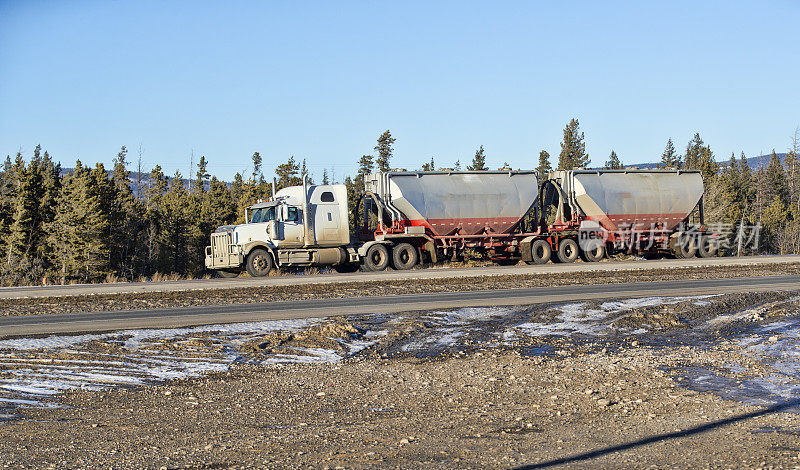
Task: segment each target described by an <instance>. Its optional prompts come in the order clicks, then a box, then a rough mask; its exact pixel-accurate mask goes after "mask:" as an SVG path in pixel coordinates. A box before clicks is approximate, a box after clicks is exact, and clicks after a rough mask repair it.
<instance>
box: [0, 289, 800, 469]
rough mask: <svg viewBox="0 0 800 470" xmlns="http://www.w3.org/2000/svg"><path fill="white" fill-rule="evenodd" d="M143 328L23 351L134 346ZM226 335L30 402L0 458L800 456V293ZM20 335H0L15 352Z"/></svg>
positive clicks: (364, 321)
mask: <svg viewBox="0 0 800 470" xmlns="http://www.w3.org/2000/svg"><path fill="white" fill-rule="evenodd" d="M164 331H166V330H164ZM136 334H137V333H121V334H120V336H119V337H102V338H101V337H97V338H95V337H93V338H91V341H88V342H87V343H85V345H84V346H80V345H77V344H72V343H70V344H69V345H68V346H65V347H62V348H61V349H58V350H53V351H50V352H49V353H47V352H43V351H42V350H25V351H19V352H17V353H16V354H17V356H14V357H17V358H27V359H25V360H26V361H28V363H29V364H33V363H34V362H31V361H34V360H35V361H39V362H43V361H44V362H46V361H47V360H48V359H46V356H45V354H50V356H49V357H50V359H49V360H50V361H51V363H52V362H53V361H55V362H57V361H58V360H62V359H63V358H64V357H67V356H69V355H70V354H77V353H81V357H83V358H84V359H87V360H88V359H92V360H97V359H99V358H101V357H106V356H109V357H113V358H115V359H114V360H115V361H123V362H125V361H128V360H132V359H129V358H127V357H126V356H125V354H126V348H133V347H134V346H133V343H126V342H125V341H130V339H131V338H132V337H135V335H136ZM220 334H221V333H219V332H212V331H209V330H208V329H204V330H202V331H201V330H196V331H194V332H192V331H181V332H178V333H176V332H175V331H171V332H169V335H171V336H169V335H168V334H167V333H164V336H163V337H158V338H151V339H149V340H146V341H144V342H143V343H141V344H139V345H138V346H137V347H140V348H141V347H143V346H142V345H143V344H146V345H148V347H150V348H152V349H153V351H158V352H159V354H160V355H159V356H153V357H161V358H163V357H171V356H177V355H181V354H188V355H189V356H204V355H205V356H207V357H216V356H214V354H224V353H226V351H227V352H230V351H231V350H235V351H234V352H235V357H236V360H234V361H233V362H231V363H230V364H229V367H227V370H225V371H224V372H216V373H209V374H202V375H199V376H196V377H193V378H187V379H182V380H173V381H167V382H166V383H159V384H157V385H134V386H114V387H111V388H107V389H102V390H96V391H86V390H80V389H78V388H73V389H71V390H68V391H66V392H65V393H63V394H61V395H58V399H57V402H58V404H59V405H60V407H59V408H36V407H33V408H27V407H23V408H22V409H20V410H19V413H20V416H19V417H17V418H16V419H14V420H11V421H7V422H5V423H4V424H0V463H2V464H4V465H5V466H6V467H10V468H21V467H36V468H46V467H48V466H54V467H60V468H75V467H82V468H90V467H91V468H95V467H100V466H103V467H124V468H132V467H135V468H139V467H142V468H245V467H272V468H515V467H526V466H527V468H550V467H558V466H568V467H591V468H596V467H612V468H621V467H635V468H642V467H650V466H654V467H656V468H664V467H678V468H686V467H691V468H695V467H704V468H705V467H712V468H798V467H800V414H799V413H798V412H800V360H798V354H797V351H799V350H800V296H798V293H797V292H792V293H774V294H741V295H725V296H703V297H691V298H682V297H674V298H651V299H632V300H630V301H615V302H579V303H573V304H566V305H553V306H543V307H530V308H522V307H520V308H507V309H506V308H503V309H461V310H457V311H442V312H428V313H424V312H423V313H415V314H408V315H398V316H393V317H391V318H387V317H384V316H380V315H371V316H370V315H363V316H357V317H349V318H347V319H343V318H337V319H332V320H323V321H319V322H316V323H310V324H307V325H304V326H302V327H298V328H295V329H291V328H280V329H275V330H274V331H269V332H266V333H258V334H251V335H249V336H246V337H242V338H240V339H241V340H240V341H238V342H231V341H227V340H226V341H222V340H221V339H220V338H222V336H220ZM10 344H11V343H0V351H2V352H3V357H5V358H6V359H4V360H5V361H10V359H9V358H11V357H12V355H11V353H9V352H8V351H9V349H8V347H9V345H10ZM3 348H6V349H3ZM165 351H167V352H168V353H167V352H165ZM337 354H338V355H339V356H337V357H341V358H343V359H340V360H333V361H316V362H315V361H312V360H311V359H312V358H314V357H329V356H331V355H333V356H336V355H337ZM326 355H327V356H326ZM70 357H72V356H70ZM75 357H77V356H75ZM186 357H188V356H186ZM281 358H283V359H287V361H286V362H282V360H278V359H281ZM304 358H305V359H309V361H305V360H304ZM20 360H22V359H20ZM151 360H154V359H151ZM272 360H274V361H273V362H270V361H272ZM303 362H309V363H303ZM6 367H7V368H8V369H7V370H6V371H5V372H6V373H11V372H14V371H12V370H11V367H12V366H6ZM14 367H16V369H15V371H17V372H18V371H19V370H21V369H25V368H29V367H34V366H32V365H19V364H18V365H17V366H14ZM38 373H39V374H40V376H44V375H45V374H44V372H42V370H39V372H38ZM0 377H2V375H0ZM37 380H40V381H41V380H43V379H42V378H41V377H40V378H38V379H37ZM6 383H8V382H6ZM30 383H34V384H35V383H36V382H30Z"/></svg>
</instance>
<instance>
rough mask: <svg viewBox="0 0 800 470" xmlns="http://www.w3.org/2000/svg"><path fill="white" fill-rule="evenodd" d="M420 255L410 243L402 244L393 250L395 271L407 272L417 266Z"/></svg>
mask: <svg viewBox="0 0 800 470" xmlns="http://www.w3.org/2000/svg"><path fill="white" fill-rule="evenodd" d="M418 261H419V253H417V249H416V248H414V247H413V246H411V245H410V244H408V243H401V244H399V245H397V246H396V247H394V249H393V250H392V265H393V266H394V269H397V270H406V269H411V268H413V267H414V266H416V265H417V262H418Z"/></svg>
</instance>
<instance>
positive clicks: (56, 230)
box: [47, 161, 83, 284]
mask: <svg viewBox="0 0 800 470" xmlns="http://www.w3.org/2000/svg"><path fill="white" fill-rule="evenodd" d="M82 170H83V167H82V165H81V162H80V161H78V162H77V163H76V164H75V168H74V169H73V170H72V171H71V172H70V173H69V174H68V175H66V176H65V177H64V178H63V179H62V184H61V190H60V191H59V194H58V204H57V206H56V214H55V217H54V218H53V220H52V221H51V222H50V223H48V224H47V237H48V246H49V247H50V248H51V251H52V255H53V256H52V257H53V264H54V269H55V272H56V276H57V277H58V278H59V280H60V282H61V284H65V283H66V282H67V281H68V280H71V279H74V278H75V277H76V275H77V272H78V270H79V268H80V267H81V266H82V263H81V262H80V259H79V253H78V252H77V250H78V248H79V244H78V242H79V230H80V224H81V222H82V221H81V220H79V218H78V212H77V209H78V207H79V205H80V202H82V201H81V199H80V194H79V193H78V191H79V189H80V188H78V187H77V182H76V178H75V173H76V172H77V173H80V172H81V171H82Z"/></svg>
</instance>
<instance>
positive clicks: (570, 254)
mask: <svg viewBox="0 0 800 470" xmlns="http://www.w3.org/2000/svg"><path fill="white" fill-rule="evenodd" d="M540 196H541V197H540V200H541V204H542V206H541V209H540V213H541V214H542V217H544V216H545V215H546V214H547V212H548V210H547V207H548V206H549V207H550V208H551V209H550V213H551V217H552V219H553V220H551V221H549V223H547V224H546V226H547V229H546V231H547V232H548V233H549V234H550V239H551V240H552V242H553V243H552V244H553V250H554V251H555V252H556V253H558V256H557V258H555V259H554V261H561V262H569V261H572V260H574V259H575V258H576V257H577V256H578V255H579V254H580V255H581V256H582V258H583V259H584V260H585V261H597V260H599V259H602V258H603V257H604V256H605V254H606V252H607V251H610V250H614V251H622V250H624V251H628V252H631V253H653V252H662V253H667V252H668V253H672V254H674V255H675V256H676V257H679V258H688V257H691V256H694V255H695V254H698V255H699V256H702V257H709V256H713V255H714V254H715V253H716V251H717V239H716V238H715V237H714V236H713V235H712V234H709V233H707V232H705V227H704V221H703V201H702V198H703V179H702V177H701V176H700V172H699V171H696V170H638V169H627V170H569V171H555V172H551V173H550V175H549V178H548V180H547V181H545V183H544V184H543V185H542V187H541V189H540ZM695 208H697V215H698V219H699V224H698V225H694V226H693V225H691V224H690V215H691V214H692V213H693V212H694V210H695ZM541 223H542V225H545V223H544V222H541Z"/></svg>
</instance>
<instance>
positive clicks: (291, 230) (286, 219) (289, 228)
mask: <svg viewBox="0 0 800 470" xmlns="http://www.w3.org/2000/svg"><path fill="white" fill-rule="evenodd" d="M281 212H282V215H283V221H282V222H281V224H282V225H283V230H282V232H283V243H282V245H286V246H302V245H303V234H304V232H305V229H304V228H303V210H302V209H300V208H299V207H295V206H283V207H282V211H281Z"/></svg>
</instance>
